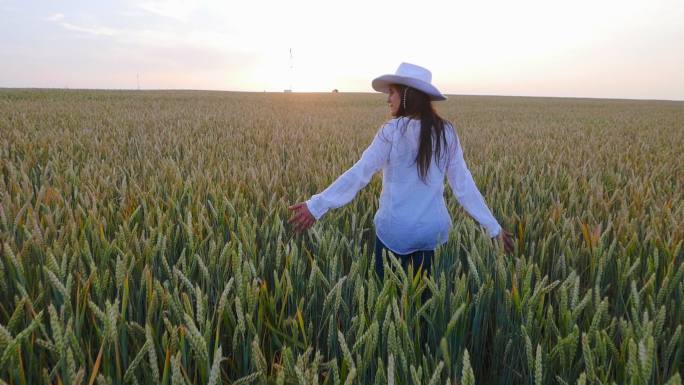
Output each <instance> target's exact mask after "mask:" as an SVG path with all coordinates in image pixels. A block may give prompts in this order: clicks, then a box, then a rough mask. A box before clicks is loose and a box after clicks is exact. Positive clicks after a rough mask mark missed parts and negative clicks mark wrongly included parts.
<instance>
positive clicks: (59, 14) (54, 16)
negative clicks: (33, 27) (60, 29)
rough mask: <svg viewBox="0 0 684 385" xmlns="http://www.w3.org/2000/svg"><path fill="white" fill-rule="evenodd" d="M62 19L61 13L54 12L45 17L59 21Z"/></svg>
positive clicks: (48, 19)
mask: <svg viewBox="0 0 684 385" xmlns="http://www.w3.org/2000/svg"><path fill="white" fill-rule="evenodd" d="M62 19H64V15H63V14H61V13H55V14H52V15H50V16H48V17H46V18H45V20H47V21H59V20H62Z"/></svg>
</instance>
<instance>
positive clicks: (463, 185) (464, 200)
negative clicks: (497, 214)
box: [447, 136, 501, 237]
mask: <svg viewBox="0 0 684 385" xmlns="http://www.w3.org/2000/svg"><path fill="white" fill-rule="evenodd" d="M455 139H456V140H455V147H456V150H455V151H454V152H452V153H451V154H450V157H449V166H448V168H447V179H448V180H449V185H450V186H451V190H452V191H453V192H454V195H456V198H457V199H458V203H460V204H461V206H463V208H464V209H465V210H466V212H467V213H468V214H470V216H471V217H473V218H474V219H475V220H476V221H477V222H478V223H479V224H480V225H481V226H483V227H484V228H485V229H487V233H488V234H489V236H490V237H496V236H497V235H499V233H500V232H501V226H500V225H499V222H497V220H496V218H494V216H493V215H492V212H491V211H490V210H489V207H487V203H485V200H484V198H483V197H482V194H481V193H480V190H478V189H477V186H476V185H475V181H474V180H473V176H472V175H471V174H470V170H468V167H467V166H466V163H465V160H464V159H463V149H462V148H461V143H460V141H459V139H458V136H456V138H455Z"/></svg>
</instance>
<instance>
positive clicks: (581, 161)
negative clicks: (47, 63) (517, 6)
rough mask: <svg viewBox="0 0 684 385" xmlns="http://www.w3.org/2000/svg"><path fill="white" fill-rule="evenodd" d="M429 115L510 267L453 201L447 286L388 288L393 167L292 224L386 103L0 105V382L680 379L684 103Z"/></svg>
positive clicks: (455, 100)
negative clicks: (443, 123) (459, 148)
mask: <svg viewBox="0 0 684 385" xmlns="http://www.w3.org/2000/svg"><path fill="white" fill-rule="evenodd" d="M436 107H437V109H438V111H439V112H440V113H441V114H442V115H443V116H444V117H445V118H447V119H449V120H450V121H452V122H453V123H454V124H455V126H456V127H457V131H458V133H459V136H460V138H461V141H462V143H463V146H464V152H465V158H466V162H467V163H468V166H469V168H470V171H471V172H472V174H473V176H474V178H475V181H476V183H477V185H478V186H479V188H480V190H481V192H482V194H483V195H484V196H485V199H486V200H487V202H488V204H489V206H490V208H491V209H492V211H493V213H494V215H495V216H496V217H497V218H498V219H499V221H500V223H501V224H502V226H503V227H504V228H506V229H508V230H509V231H510V232H512V234H513V237H514V238H515V239H516V250H515V252H514V253H513V254H512V255H504V254H503V252H502V251H501V249H500V248H498V247H496V245H493V244H492V242H490V241H489V239H488V238H487V237H486V234H485V232H484V231H483V230H482V229H480V228H479V226H478V225H477V223H475V222H474V221H473V220H471V219H470V218H469V217H468V216H467V215H466V214H465V212H464V211H463V210H462V209H461V208H460V207H459V205H458V202H457V201H456V199H455V198H454V197H453V195H452V194H451V191H450V189H449V188H447V192H446V193H447V203H448V206H449V209H450V212H451V214H452V217H453V219H454V228H453V229H452V232H451V234H450V238H449V242H448V243H447V244H445V245H443V246H441V247H439V248H438V249H437V250H436V255H435V260H434V266H433V271H432V275H431V277H430V278H425V279H420V278H414V277H413V276H412V275H411V274H409V273H411V272H408V273H407V272H404V271H403V270H402V269H401V268H400V267H399V268H396V267H397V266H399V262H398V261H396V260H394V259H390V260H389V262H388V263H389V264H391V265H392V266H386V269H385V271H386V274H385V280H384V281H383V282H380V281H379V280H378V279H377V278H376V277H375V273H374V269H373V259H372V258H373V253H372V251H373V240H374V231H373V224H372V219H373V215H374V213H375V210H376V209H377V203H378V197H379V194H380V190H381V188H382V186H381V180H380V177H379V174H378V175H377V176H375V177H374V178H373V179H372V181H371V182H370V184H369V185H368V186H367V187H366V188H365V189H363V190H362V191H361V192H360V193H359V194H358V195H357V197H356V198H355V199H354V200H353V201H352V202H351V203H350V204H349V205H347V206H345V207H344V208H341V209H337V210H333V211H331V212H329V213H328V214H327V215H326V216H325V217H323V218H322V220H321V221H319V222H317V223H316V225H315V226H314V227H313V228H312V229H311V230H310V231H309V232H308V233H306V234H304V235H296V234H294V233H293V232H292V231H291V229H290V228H289V226H288V224H287V218H288V216H289V213H288V210H287V206H288V205H290V204H292V203H295V202H299V201H303V200H305V199H307V198H308V197H309V196H311V195H312V194H314V193H317V192H319V191H322V190H323V189H324V188H326V187H327V186H328V185H329V184H330V183H331V182H332V181H333V180H334V179H335V178H336V177H337V176H338V175H340V174H341V173H342V172H344V171H345V170H346V169H347V168H349V167H350V166H351V165H352V164H353V163H354V162H355V161H356V160H357V159H358V158H359V156H360V154H361V152H362V151H363V150H364V149H365V147H366V146H367V145H368V144H369V143H370V141H371V139H372V137H373V135H374V134H375V132H376V131H377V129H378V128H379V127H380V125H381V124H382V123H383V122H384V121H385V120H386V119H388V118H389V116H388V111H387V107H386V104H385V96H384V95H381V94H344V93H340V94H297V93H294V94H270V93H263V94H262V93H231V92H200V91H142V92H141V91H137V92H136V91H75V90H73V91H70V90H9V89H5V90H0V354H1V356H0V380H1V381H0V383H7V384H21V385H25V384H64V385H66V384H89V385H90V384H101V385H104V384H130V383H132V384H164V385H166V384H169V385H171V384H173V385H176V384H221V383H222V384H269V385H270V384H302V385H304V384H330V385H332V384H406V385H408V384H415V385H418V384H430V385H433V384H453V385H455V384H535V385H538V384H635V385H636V384H681V377H682V374H683V373H684V331H682V327H683V325H684V247H683V240H684V226H683V223H684V156H683V155H682V154H684V102H667V101H629V100H597V99H593V100H592V99H558V98H522V97H494V96H491V97H487V96H451V97H450V98H449V100H448V101H446V102H440V103H437V104H436ZM391 267H395V269H394V270H393V271H392V270H390V269H391ZM424 293H429V294H430V295H429V299H426V300H425V301H423V299H422V298H423V294H424Z"/></svg>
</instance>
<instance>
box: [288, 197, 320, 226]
mask: <svg viewBox="0 0 684 385" xmlns="http://www.w3.org/2000/svg"><path fill="white" fill-rule="evenodd" d="M288 209H290V210H292V211H294V214H292V217H290V219H289V220H288V222H289V223H290V224H292V225H294V229H295V231H296V232H298V233H301V232H302V231H305V230H307V229H308V228H309V227H311V226H312V225H313V224H314V222H316V218H314V216H313V215H312V214H311V211H309V208H308V207H306V203H304V202H300V203H296V204H293V205H292V206H290V207H288Z"/></svg>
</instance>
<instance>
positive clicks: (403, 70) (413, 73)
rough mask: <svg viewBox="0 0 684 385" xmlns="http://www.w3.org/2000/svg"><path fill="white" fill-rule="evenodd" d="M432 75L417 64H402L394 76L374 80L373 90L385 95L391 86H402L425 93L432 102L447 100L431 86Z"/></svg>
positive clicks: (383, 76)
mask: <svg viewBox="0 0 684 385" xmlns="http://www.w3.org/2000/svg"><path fill="white" fill-rule="evenodd" d="M431 82H432V73H431V72H430V71H429V70H428V69H427V68H423V67H420V66H417V65H415V64H410V63H401V64H399V68H397V71H396V72H395V73H394V75H382V76H380V77H377V78H375V79H373V83H372V84H373V89H374V90H376V91H378V92H383V93H385V94H387V93H389V86H390V84H401V85H404V86H409V87H411V88H415V89H417V90H419V91H422V92H425V93H426V94H427V95H428V96H429V97H430V100H446V96H444V95H442V93H441V92H439V90H438V89H437V87H435V86H433V85H432V84H431Z"/></svg>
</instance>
